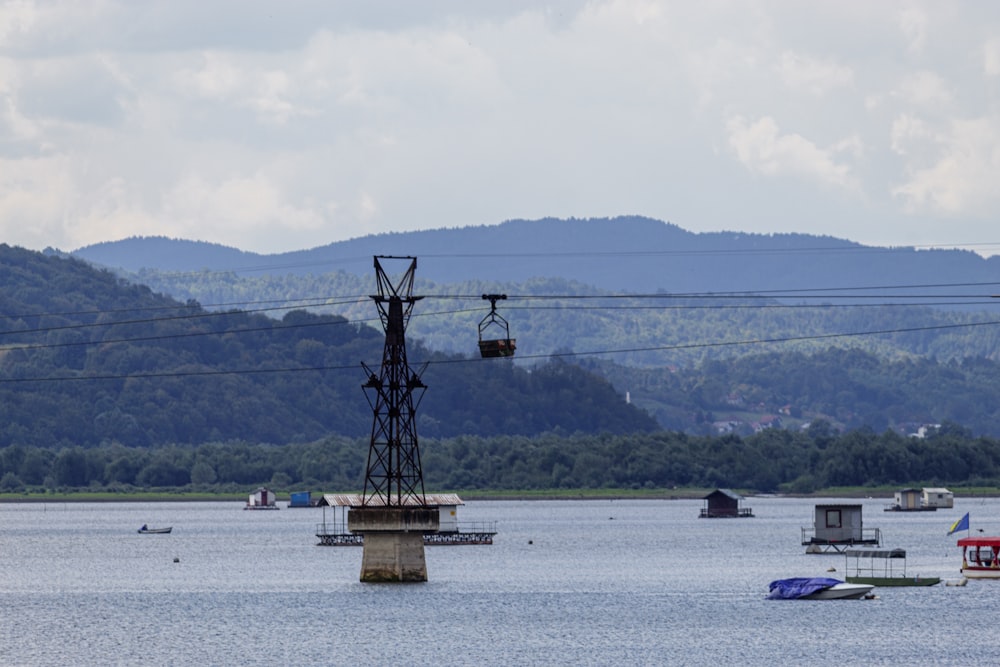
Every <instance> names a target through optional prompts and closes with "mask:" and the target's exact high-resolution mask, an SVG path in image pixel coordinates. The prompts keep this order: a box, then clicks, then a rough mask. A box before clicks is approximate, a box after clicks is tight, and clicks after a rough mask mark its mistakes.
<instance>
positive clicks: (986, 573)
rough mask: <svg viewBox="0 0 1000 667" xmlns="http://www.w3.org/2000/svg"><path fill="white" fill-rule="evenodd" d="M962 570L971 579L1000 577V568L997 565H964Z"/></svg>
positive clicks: (963, 574) (964, 575)
mask: <svg viewBox="0 0 1000 667" xmlns="http://www.w3.org/2000/svg"><path fill="white" fill-rule="evenodd" d="M961 572H962V576H963V577H967V578H969V579H1000V569H997V568H995V567H963V568H962V570H961Z"/></svg>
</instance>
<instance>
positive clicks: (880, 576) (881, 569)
mask: <svg viewBox="0 0 1000 667" xmlns="http://www.w3.org/2000/svg"><path fill="white" fill-rule="evenodd" d="M844 557H845V559H846V572H847V576H845V577H844V579H845V580H846V581H847V583H849V584H871V585H873V586H934V585H935V584H939V583H941V577H922V576H920V575H908V574H907V573H906V550H905V549H848V550H846V551H845V552H844Z"/></svg>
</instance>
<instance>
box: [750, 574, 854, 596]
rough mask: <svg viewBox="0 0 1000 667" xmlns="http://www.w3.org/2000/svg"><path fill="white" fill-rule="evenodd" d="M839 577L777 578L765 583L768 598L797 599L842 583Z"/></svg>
mask: <svg viewBox="0 0 1000 667" xmlns="http://www.w3.org/2000/svg"><path fill="white" fill-rule="evenodd" d="M842 583H844V582H843V581H841V580H839V579H831V578H829V577H793V578H791V579H778V580H776V581H772V582H771V583H770V584H768V585H767V588H768V590H769V591H771V594H770V595H768V596H767V599H769V600H797V599H799V598H804V597H805V596H807V595H812V594H813V593H815V592H816V591H821V590H823V589H824V588H830V586H836V585H837V584H842Z"/></svg>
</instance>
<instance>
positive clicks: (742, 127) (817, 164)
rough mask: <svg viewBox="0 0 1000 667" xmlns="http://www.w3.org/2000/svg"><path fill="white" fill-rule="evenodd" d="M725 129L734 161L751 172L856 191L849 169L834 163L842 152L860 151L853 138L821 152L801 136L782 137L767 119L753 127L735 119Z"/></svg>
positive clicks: (775, 125) (739, 118) (753, 124)
mask: <svg viewBox="0 0 1000 667" xmlns="http://www.w3.org/2000/svg"><path fill="white" fill-rule="evenodd" d="M726 129H727V131H728V133H729V145H730V147H731V148H732V149H733V151H734V152H735V153H736V157H737V159H738V160H739V161H740V162H741V163H742V164H743V165H744V166H745V167H746V168H747V169H749V170H750V171H752V172H755V173H759V174H764V175H765V176H771V177H777V176H785V175H793V176H801V177H804V178H806V179H809V180H812V181H815V182H818V183H822V184H824V185H827V186H832V187H836V188H842V189H847V190H856V189H857V188H858V187H859V185H858V183H857V181H856V179H855V178H854V177H853V176H852V174H851V170H850V167H848V166H847V165H846V164H842V163H838V162H837V161H836V160H835V159H834V157H835V156H836V155H837V154H838V153H840V152H842V151H843V150H844V149H850V150H851V151H852V152H855V153H857V152H858V151H860V142H859V140H857V139H856V138H853V137H852V138H850V139H847V140H843V141H841V142H838V144H836V145H835V146H833V147H832V148H828V149H822V148H820V147H818V146H816V144H814V143H813V142H811V141H809V140H807V139H806V138H804V137H802V136H801V135H798V134H781V133H780V131H779V129H778V124H777V123H776V122H775V121H774V119H773V118H771V117H769V116H765V117H762V118H760V119H758V120H757V121H756V122H753V123H749V122H747V120H746V119H744V118H743V117H741V116H735V117H733V118H730V119H729V121H728V122H727V123H726Z"/></svg>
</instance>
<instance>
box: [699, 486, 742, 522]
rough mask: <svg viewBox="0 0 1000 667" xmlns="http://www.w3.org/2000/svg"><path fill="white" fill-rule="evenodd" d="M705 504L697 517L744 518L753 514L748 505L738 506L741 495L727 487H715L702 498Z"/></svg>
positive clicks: (740, 501)
mask: <svg viewBox="0 0 1000 667" xmlns="http://www.w3.org/2000/svg"><path fill="white" fill-rule="evenodd" d="M703 500H704V501H705V506H704V507H703V508H701V512H700V513H699V514H698V518H699V519H727V518H740V519H742V518H746V517H752V516H753V510H751V509H750V508H749V507H740V504H741V503H742V502H743V496H741V495H740V494H738V493H736V492H735V491H730V490H729V489H716V490H715V491H712V492H711V493H710V494H708V495H707V496H705V497H704V498H703Z"/></svg>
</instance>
